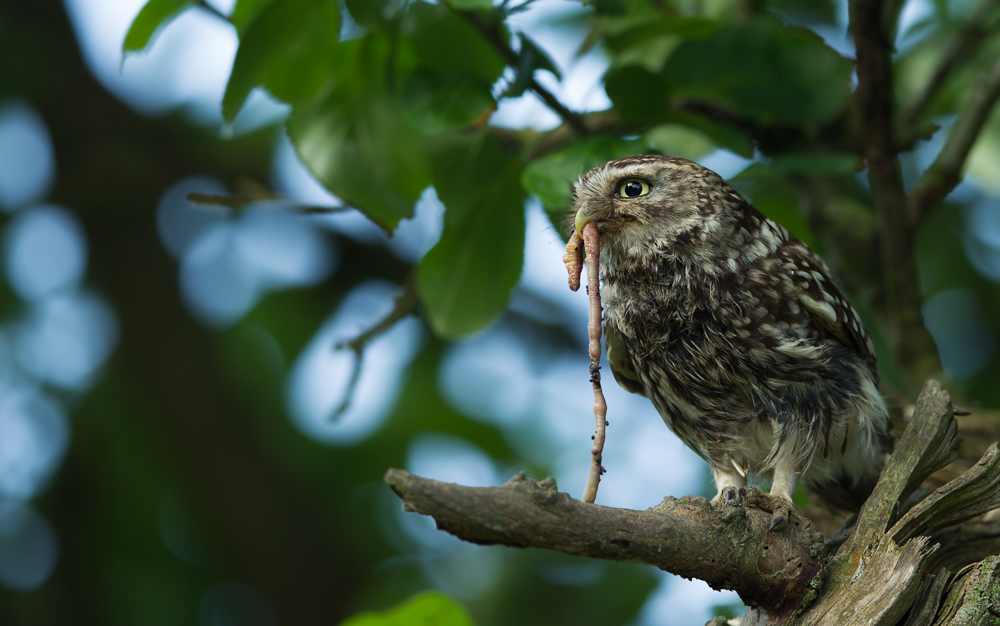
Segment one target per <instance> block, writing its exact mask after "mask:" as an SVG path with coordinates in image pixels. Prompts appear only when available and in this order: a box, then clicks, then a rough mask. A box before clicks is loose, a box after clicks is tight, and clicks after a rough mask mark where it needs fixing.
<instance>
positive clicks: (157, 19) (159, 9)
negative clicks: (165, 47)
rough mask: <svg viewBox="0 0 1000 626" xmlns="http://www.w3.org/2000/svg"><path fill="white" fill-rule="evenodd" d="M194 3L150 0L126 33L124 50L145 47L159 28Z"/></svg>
mask: <svg viewBox="0 0 1000 626" xmlns="http://www.w3.org/2000/svg"><path fill="white" fill-rule="evenodd" d="M193 4H194V0H149V2H147V3H146V4H145V5H143V7H142V8H141V9H140V10H139V14H138V15H136V16H135V19H134V20H132V25H131V26H129V29H128V32H127V33H125V41H124V42H122V52H138V51H139V50H142V49H143V48H145V47H146V46H147V45H148V44H149V42H150V40H151V39H152V38H153V35H154V34H155V33H156V32H157V31H158V30H159V29H161V28H162V27H163V26H165V25H166V24H167V23H168V22H170V21H171V20H172V19H174V18H175V17H177V16H178V15H179V14H180V13H181V11H183V10H184V9H186V8H188V7H189V6H192V5H193Z"/></svg>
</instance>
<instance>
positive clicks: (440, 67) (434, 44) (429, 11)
mask: <svg viewBox="0 0 1000 626" xmlns="http://www.w3.org/2000/svg"><path fill="white" fill-rule="evenodd" d="M403 34H404V35H405V36H406V37H407V39H408V40H409V41H410V42H411V43H412V45H413V49H414V51H415V52H416V55H417V58H418V59H419V61H420V63H421V65H423V66H425V67H428V68H431V69H434V70H437V71H440V72H445V73H451V72H458V73H463V74H466V75H468V76H469V77H471V78H475V79H477V80H480V81H484V82H487V83H490V84H492V83H493V82H494V81H496V80H497V79H498V78H499V77H500V74H501V73H502V72H503V69H504V67H505V66H506V63H505V62H504V60H503V58H501V57H500V55H499V53H497V51H496V50H495V49H494V48H493V46H491V45H490V44H489V42H487V41H486V39H485V37H483V35H482V34H480V33H479V32H478V31H477V30H476V29H475V28H473V27H472V26H471V25H470V24H469V23H468V22H466V21H465V20H464V19H463V18H462V17H461V16H460V15H459V14H457V13H455V12H454V11H450V10H448V8H447V7H446V6H443V5H440V4H438V5H433V4H428V3H426V2H418V3H414V4H413V5H412V6H411V7H410V10H409V11H408V12H407V14H406V18H405V20H404V25H403ZM501 36H502V35H501Z"/></svg>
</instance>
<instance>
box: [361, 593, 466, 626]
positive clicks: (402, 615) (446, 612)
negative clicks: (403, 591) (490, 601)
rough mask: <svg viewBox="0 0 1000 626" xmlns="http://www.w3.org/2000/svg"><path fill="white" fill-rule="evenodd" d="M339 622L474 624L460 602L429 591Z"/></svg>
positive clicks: (374, 625)
mask: <svg viewBox="0 0 1000 626" xmlns="http://www.w3.org/2000/svg"><path fill="white" fill-rule="evenodd" d="M341 626H473V623H472V619H471V618H470V617H469V614H468V613H466V612H465V609H463V608H462V605H460V604H458V603H457V602H455V601H454V600H452V599H451V598H449V597H448V596H445V595H443V594H440V593H436V592H431V593H424V594H420V595H418V596H415V597H413V598H411V599H409V600H407V601H406V602H404V603H403V604H400V605H399V606H397V607H395V608H393V609H389V610H388V611H380V612H378V613H361V614H359V615H355V616H354V617H351V618H349V619H348V620H346V621H344V622H341Z"/></svg>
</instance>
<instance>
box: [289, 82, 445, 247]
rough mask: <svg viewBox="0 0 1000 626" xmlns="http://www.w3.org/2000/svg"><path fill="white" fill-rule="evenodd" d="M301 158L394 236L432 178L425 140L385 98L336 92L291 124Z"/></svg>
mask: <svg viewBox="0 0 1000 626" xmlns="http://www.w3.org/2000/svg"><path fill="white" fill-rule="evenodd" d="M288 134H289V136H290V137H291V139H292V141H293V143H294V144H295V148H296V150H297V151H298V154H299V157H300V158H301V159H302V161H303V162H304V163H305V164H306V166H308V167H309V169H310V170H312V172H313V174H315V175H316V178H318V179H319V181H320V182H321V183H323V184H324V185H325V186H326V188H327V189H329V190H330V192H331V193H333V194H335V195H336V196H338V197H339V198H340V199H341V200H343V201H344V202H346V203H347V204H349V205H351V206H354V207H357V208H358V209H360V210H361V211H362V212H363V213H364V214H365V215H367V216H368V218H369V219H371V220H372V221H374V222H375V223H376V224H378V225H379V226H381V227H382V228H384V229H386V230H387V231H392V230H393V229H394V228H395V227H396V224H397V223H399V220H401V219H403V218H407V217H411V216H412V215H413V205H414V203H415V202H416V200H417V198H418V197H419V196H420V193H421V192H422V191H423V190H424V189H426V188H427V186H428V184H429V183H430V177H429V175H428V172H427V166H426V158H425V156H424V148H423V137H422V136H421V135H420V134H419V133H418V132H417V131H416V130H414V129H413V128H412V127H410V125H409V124H408V123H407V122H406V121H405V120H404V119H402V118H401V117H400V114H399V110H398V108H397V107H396V106H395V105H394V104H393V103H392V102H391V101H390V100H389V99H388V98H387V97H386V96H381V95H364V94H361V93H358V92H355V91H351V90H349V89H347V88H338V89H335V90H333V91H332V92H331V94H330V95H329V97H327V98H326V99H325V100H322V101H319V102H317V103H310V104H308V105H306V104H301V105H299V106H297V107H295V109H294V110H293V111H292V115H291V116H290V117H289V120H288Z"/></svg>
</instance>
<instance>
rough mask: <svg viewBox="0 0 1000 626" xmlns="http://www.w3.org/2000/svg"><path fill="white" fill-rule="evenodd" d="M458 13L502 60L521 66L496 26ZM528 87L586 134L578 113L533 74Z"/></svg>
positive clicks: (467, 14)
mask: <svg viewBox="0 0 1000 626" xmlns="http://www.w3.org/2000/svg"><path fill="white" fill-rule="evenodd" d="M458 13H459V15H461V16H462V17H464V18H465V20H466V21H467V22H469V23H470V24H472V26H474V27H475V28H476V30H478V31H479V32H480V33H482V34H483V36H484V37H486V40H487V41H489V42H490V44H491V45H492V46H493V47H494V48H495V49H496V50H497V52H499V53H500V55H501V56H503V58H504V60H505V61H507V63H508V64H509V65H510V66H511V67H514V68H517V67H521V57H520V55H518V53H517V52H514V49H513V48H511V47H510V44H508V43H507V42H506V41H504V39H503V37H501V36H500V32H499V31H498V30H497V29H496V28H492V27H491V26H490V25H489V24H485V23H484V22H483V21H482V20H480V19H479V17H478V16H477V15H475V14H474V13H472V12H469V11H459V12H458ZM528 89H530V90H532V91H534V92H535V93H536V94H538V97H539V98H541V99H542V101H543V102H544V103H545V105H546V106H548V107H549V108H550V109H552V111H553V112H555V114H556V115H558V116H559V117H560V118H562V120H563V122H565V123H566V124H568V125H569V126H570V127H572V128H573V130H575V131H576V132H577V133H578V134H580V135H586V134H588V132H589V130H588V129H587V125H586V124H584V123H583V118H582V117H581V116H580V114H579V113H574V112H573V111H570V110H569V109H568V108H566V106H565V105H564V104H563V103H562V102H560V101H559V99H558V98H556V97H555V96H554V95H552V93H551V92H550V91H549V90H547V89H546V88H544V87H542V86H541V85H539V84H538V81H536V80H535V78H534V76H532V77H530V78H529V79H528Z"/></svg>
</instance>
